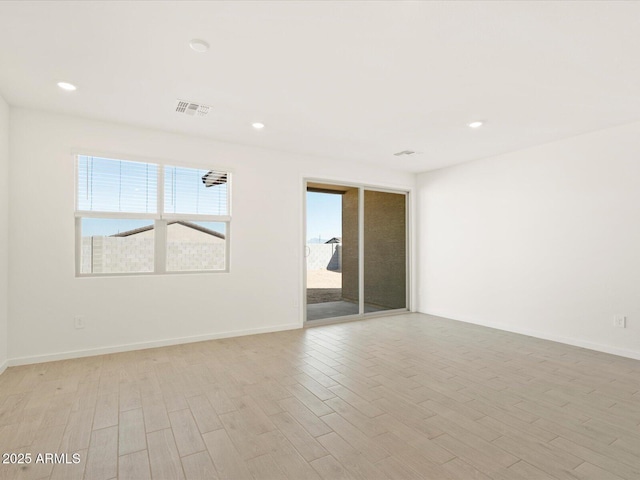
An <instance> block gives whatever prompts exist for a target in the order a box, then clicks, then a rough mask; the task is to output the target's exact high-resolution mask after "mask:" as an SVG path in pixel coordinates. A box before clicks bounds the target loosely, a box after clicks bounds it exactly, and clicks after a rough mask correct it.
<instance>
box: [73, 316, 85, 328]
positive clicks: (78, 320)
mask: <svg viewBox="0 0 640 480" xmlns="http://www.w3.org/2000/svg"><path fill="white" fill-rule="evenodd" d="M73 326H74V327H76V329H77V330H79V329H81V328H84V318H83V317H80V316H77V317H73Z"/></svg>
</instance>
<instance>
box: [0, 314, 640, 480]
mask: <svg viewBox="0 0 640 480" xmlns="http://www.w3.org/2000/svg"><path fill="white" fill-rule="evenodd" d="M639 390H640V362H638V361H635V360H629V359H624V358H621V357H615V356H612V355H607V354H602V353H597V352H593V351H589V350H583V349H579V348H574V347H570V346H566V345H561V344H557V343H553V342H548V341H544V340H537V339H534V338H530V337H525V336H520V335H515V334H510V333H506V332H501V331H497V330H491V329H487V328H483V327H479V326H474V325H468V324H464V323H458V322H454V321H449V320H444V319H439V318H435V317H429V316H426V315H421V314H411V315H403V316H396V317H387V318H378V319H372V320H366V321H361V322H353V323H347V324H338V325H329V326H321V327H316V328H310V329H307V330H296V331H289V332H281V333H274V334H265V335H255V336H250V337H242V338H235V339H226V340H217V341H210V342H203V343H197V344H190V345H183V346H176V347H168V348H159V349H153V350H143V351H137V352H130V353H122V354H115V355H106V356H100V357H92V358H85V359H78V360H69V361H62V362H54V363H45V364H39V365H31V366H25V367H14V368H10V369H8V370H7V371H6V372H5V373H4V374H3V375H1V376H0V452H14V453H19V452H23V453H24V452H29V453H31V454H32V455H33V456H34V457H35V455H36V454H38V453H68V454H69V455H71V454H72V453H79V454H80V457H81V462H80V463H79V464H78V465H64V464H56V465H52V464H43V463H40V464H33V463H32V464H30V465H28V466H26V468H19V467H15V466H8V465H0V478H31V479H40V478H52V479H69V480H71V479H76V478H78V479H79V478H86V479H96V480H98V479H111V478H116V477H118V478H120V479H128V478H131V479H136V480H138V479H145V478H155V479H168V480H175V479H182V478H193V479H216V478H220V479H234V480H235V479H238V480H244V479H252V478H256V479H291V480H303V479H320V478H322V479H332V480H333V479H342V478H345V479H366V480H372V479H377V478H393V479H413V478H427V479H434V480H440V479H463V480H467V479H475V480H481V479H496V480H497V479H500V480H503V479H504V480H518V479H536V480H544V479H594V480H616V479H620V478H622V479H627V480H637V479H640V456H639V455H640V427H639V423H640V392H639Z"/></svg>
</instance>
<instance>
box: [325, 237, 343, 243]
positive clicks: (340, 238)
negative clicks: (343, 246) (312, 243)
mask: <svg viewBox="0 0 640 480" xmlns="http://www.w3.org/2000/svg"><path fill="white" fill-rule="evenodd" d="M324 243H342V237H333V238H332V239H331V240H327V241H326V242H324Z"/></svg>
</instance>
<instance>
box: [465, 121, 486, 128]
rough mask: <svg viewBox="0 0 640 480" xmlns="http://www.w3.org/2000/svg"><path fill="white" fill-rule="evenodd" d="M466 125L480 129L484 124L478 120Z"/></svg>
mask: <svg viewBox="0 0 640 480" xmlns="http://www.w3.org/2000/svg"><path fill="white" fill-rule="evenodd" d="M467 125H469V126H470V127H471V128H480V127H481V126H482V125H484V122H481V121H479V120H478V121H476V122H471V123H469V124H467Z"/></svg>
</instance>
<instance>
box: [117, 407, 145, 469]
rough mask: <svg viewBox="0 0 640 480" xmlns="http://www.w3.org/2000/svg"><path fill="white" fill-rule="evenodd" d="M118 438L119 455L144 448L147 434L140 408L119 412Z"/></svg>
mask: <svg viewBox="0 0 640 480" xmlns="http://www.w3.org/2000/svg"><path fill="white" fill-rule="evenodd" d="M118 438H119V441H118V449H119V455H127V454H129V453H133V452H137V451H139V450H146V448H147V435H146V432H145V428H144V415H143V413H142V408H136V409H134V410H125V411H123V412H120V422H119V424H118ZM133 458H135V457H133Z"/></svg>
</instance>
